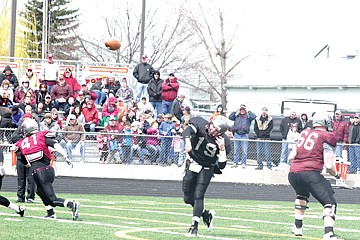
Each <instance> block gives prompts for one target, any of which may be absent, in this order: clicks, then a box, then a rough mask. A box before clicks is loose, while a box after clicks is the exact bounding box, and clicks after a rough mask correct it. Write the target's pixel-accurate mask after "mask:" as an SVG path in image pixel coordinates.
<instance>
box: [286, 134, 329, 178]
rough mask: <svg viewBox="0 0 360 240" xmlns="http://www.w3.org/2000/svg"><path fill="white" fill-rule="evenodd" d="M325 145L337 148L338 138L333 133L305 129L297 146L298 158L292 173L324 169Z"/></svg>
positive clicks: (294, 162)
mask: <svg viewBox="0 0 360 240" xmlns="http://www.w3.org/2000/svg"><path fill="white" fill-rule="evenodd" d="M324 145H327V146H329V145H330V146H331V147H335V146H336V136H335V135H334V134H333V133H332V132H325V131H320V130H315V129H305V130H304V131H302V132H301V133H300V137H299V139H298V142H297V144H296V156H295V159H294V161H293V162H292V163H291V165H290V172H302V171H318V172H321V171H322V169H323V167H324V154H323V152H324Z"/></svg>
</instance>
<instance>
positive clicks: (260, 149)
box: [254, 107, 274, 170]
mask: <svg viewBox="0 0 360 240" xmlns="http://www.w3.org/2000/svg"><path fill="white" fill-rule="evenodd" d="M261 111H262V113H261V115H260V116H257V117H256V118H255V124H254V131H255V133H256V137H257V139H258V142H256V154H257V163H258V166H257V168H255V170H262V169H263V158H262V157H263V154H265V158H266V166H267V168H268V169H271V167H272V165H271V146H270V142H269V140H270V133H271V131H272V130H273V127H274V125H273V120H272V117H270V116H269V115H268V109H267V107H263V108H262V109H261Z"/></svg>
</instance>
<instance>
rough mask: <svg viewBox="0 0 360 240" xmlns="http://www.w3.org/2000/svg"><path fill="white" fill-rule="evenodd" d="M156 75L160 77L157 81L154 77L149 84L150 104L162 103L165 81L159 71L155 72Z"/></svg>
mask: <svg viewBox="0 0 360 240" xmlns="http://www.w3.org/2000/svg"><path fill="white" fill-rule="evenodd" d="M154 74H159V77H158V78H157V79H156V78H155V77H153V79H151V80H150V82H149V84H148V87H147V92H148V94H149V102H161V101H162V97H161V94H162V84H163V82H164V80H162V79H161V78H160V72H159V71H155V72H154Z"/></svg>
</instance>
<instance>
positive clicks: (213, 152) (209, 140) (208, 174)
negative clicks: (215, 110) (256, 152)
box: [182, 116, 231, 236]
mask: <svg viewBox="0 0 360 240" xmlns="http://www.w3.org/2000/svg"><path fill="white" fill-rule="evenodd" d="M226 130H227V118H226V117H224V116H217V117H215V118H214V119H213V120H212V121H210V122H208V121H206V120H205V119H204V118H202V117H194V118H191V119H190V121H189V126H188V127H187V128H186V129H185V130H184V131H183V134H182V135H183V138H184V139H185V152H186V153H187V154H188V156H187V160H186V168H185V176H184V178H183V185H182V190H183V192H184V202H185V203H187V204H190V205H191V206H192V207H193V217H192V224H191V226H190V229H189V231H188V233H187V235H188V236H197V232H198V224H199V221H200V217H202V218H203V221H204V223H205V224H206V225H207V227H208V229H209V230H211V228H212V226H213V217H214V214H215V211H212V210H206V209H205V207H204V196H205V192H206V189H207V187H208V186H209V183H210V180H211V178H212V177H213V175H214V173H216V174H221V169H223V168H225V166H226V160H227V159H226V155H227V154H229V153H230V151H231V143H230V139H229V138H228V137H227V136H226V135H225V134H224V133H225V132H226Z"/></svg>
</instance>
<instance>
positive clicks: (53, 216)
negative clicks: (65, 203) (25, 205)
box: [45, 213, 56, 219]
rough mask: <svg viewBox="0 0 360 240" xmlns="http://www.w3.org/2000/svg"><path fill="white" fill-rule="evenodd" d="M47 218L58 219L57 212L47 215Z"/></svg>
mask: <svg viewBox="0 0 360 240" xmlns="http://www.w3.org/2000/svg"><path fill="white" fill-rule="evenodd" d="M45 218H50V219H56V214H55V213H54V214H53V215H46V216H45Z"/></svg>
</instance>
